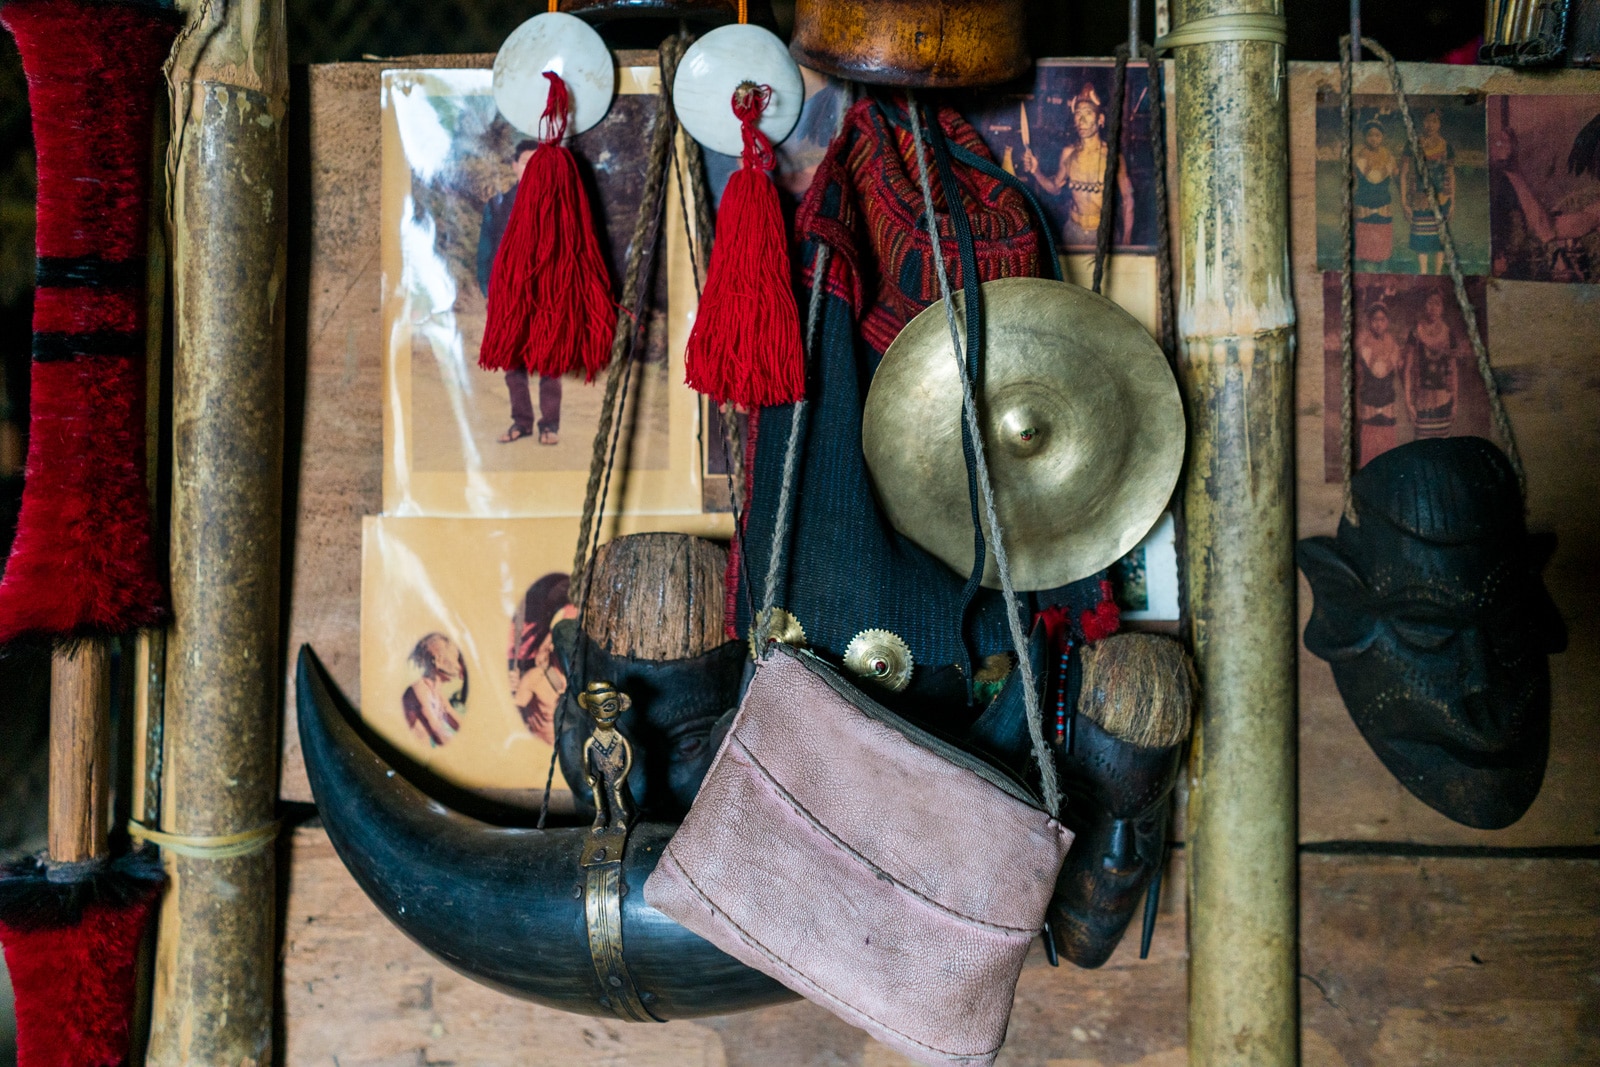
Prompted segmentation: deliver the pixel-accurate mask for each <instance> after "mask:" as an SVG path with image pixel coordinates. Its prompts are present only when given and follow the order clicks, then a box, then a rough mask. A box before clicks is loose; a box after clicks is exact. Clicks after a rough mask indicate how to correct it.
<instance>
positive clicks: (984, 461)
mask: <svg viewBox="0 0 1600 1067" xmlns="http://www.w3.org/2000/svg"><path fill="white" fill-rule="evenodd" d="M906 102H907V114H908V116H909V118H910V121H911V137H912V145H913V149H914V151H915V153H916V157H917V183H918V185H919V186H920V187H921V189H922V203H923V207H924V210H925V212H926V215H925V221H926V224H927V229H928V236H929V239H930V241H931V242H932V245H933V265H934V273H935V274H936V275H937V276H938V279H939V295H940V299H941V300H942V301H943V304H944V309H945V317H946V321H947V322H948V324H949V327H950V344H951V347H952V351H953V353H954V355H955V357H956V360H957V362H958V363H959V364H960V365H961V407H962V414H963V416H964V417H963V419H962V435H963V444H966V443H967V442H968V441H970V442H971V468H970V474H971V477H972V480H973V481H975V482H976V483H977V488H978V492H979V494H980V495H981V496H982V501H983V508H984V512H985V517H986V518H987V519H988V521H989V532H990V534H991V535H992V536H993V538H994V559H995V566H996V568H997V569H998V570H999V572H1000V591H1001V594H1002V595H1003V596H1004V598H1005V607H1006V622H1007V624H1008V626H1009V627H1010V630H1011V643H1012V645H1013V646H1014V648H1015V651H1016V655H1017V673H1018V675H1019V676H1020V678H1019V680H1020V681H1021V683H1022V701H1023V706H1024V708H1025V709H1026V716H1027V720H1028V736H1029V739H1030V740H1031V741H1032V743H1033V756H1034V761H1035V762H1036V763H1037V764H1038V766H1039V782H1040V786H1041V789H1042V792H1043V794H1044V807H1045V811H1047V812H1048V813H1049V814H1050V815H1051V816H1052V817H1056V816H1057V815H1059V813H1060V810H1061V789H1060V786H1059V784H1058V783H1057V781H1056V765H1055V759H1054V757H1053V756H1052V755H1051V753H1050V748H1049V745H1048V744H1047V743H1046V742H1045V739H1044V721H1043V718H1042V717H1041V714H1040V710H1039V692H1038V688H1037V686H1036V685H1035V684H1034V676H1033V663H1032V656H1031V655H1030V653H1029V648H1028V636H1027V634H1026V633H1025V632H1024V630H1023V626H1022V615H1021V610H1020V609H1021V605H1020V604H1019V603H1018V600H1017V591H1016V587H1015V586H1014V585H1013V584H1012V581H1011V564H1010V561H1009V560H1008V559H1007V557H1006V549H1005V532H1004V530H1003V529H1002V527H1001V526H1000V519H999V516H998V515H997V514H996V512H995V498H994V486H993V484H992V483H991V482H990V480H989V462H988V457H987V455H986V454H985V449H984V445H983V431H982V429H981V424H980V423H979V421H978V407H977V400H976V395H975V394H976V390H975V388H974V383H975V381H979V380H981V379H979V378H978V372H979V371H980V370H981V367H979V366H977V365H976V360H975V359H973V356H974V354H975V350H980V349H981V341H982V330H983V322H982V318H981V314H982V312H981V307H980V305H979V301H978V300H976V299H974V297H975V295H977V294H976V290H977V284H978V283H977V274H978V272H977V263H976V257H975V256H974V255H973V253H972V249H971V244H970V229H968V227H967V226H966V225H965V223H966V212H965V211H964V210H961V209H960V193H959V191H958V190H957V189H956V188H955V183H954V181H953V180H951V179H950V177H949V174H948V171H949V163H948V159H947V158H945V159H943V160H941V159H940V157H941V156H942V155H943V153H941V152H940V145H941V144H942V139H938V140H934V141H933V151H934V156H935V163H936V164H937V163H940V162H943V163H944V166H943V167H942V168H941V172H942V173H941V179H943V180H945V182H946V207H947V208H949V210H950V212H951V216H952V222H953V223H954V227H955V229H956V235H957V239H958V240H959V239H960V238H961V236H962V233H963V231H965V232H966V234H967V242H966V244H965V246H964V247H963V248H962V250H961V251H962V273H963V279H962V281H963V283H964V289H965V292H964V294H963V298H964V301H965V305H966V306H965V311H966V319H967V331H968V333H967V338H966V343H965V344H963V341H962V336H961V329H960V327H959V326H958V325H957V323H956V314H955V302H954V300H953V299H952V298H951V294H950V278H949V275H948V274H947V272H946V270H945V263H944V249H943V247H942V242H941V240H940V238H939V218H938V213H937V211H936V210H935V208H934V203H933V188H932V186H931V184H930V183H929V180H928V165H927V161H926V142H927V141H928V138H927V137H926V136H925V135H924V133H923V128H922V121H921V117H920V115H919V114H918V111H919V108H918V105H917V102H916V99H915V97H914V95H913V94H912V93H910V92H907V94H906ZM974 333H976V334H977V335H978V336H977V340H976V342H975V341H974V338H973V334H974ZM963 351H965V355H963ZM977 538H978V540H977V545H978V562H977V565H976V569H977V571H978V573H979V574H980V575H981V573H982V567H983V532H982V529H981V528H980V529H979V530H978V534H977Z"/></svg>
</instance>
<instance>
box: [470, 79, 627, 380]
mask: <svg viewBox="0 0 1600 1067" xmlns="http://www.w3.org/2000/svg"><path fill="white" fill-rule="evenodd" d="M544 76H545V78H546V79H547V80H548V81H549V82H550V95H549V96H548V97H547V98H546V100H545V106H544V115H543V117H542V118H541V120H540V126H541V129H542V136H541V137H540V144H539V147H538V148H536V149H535V150H534V153H533V155H532V157H530V158H529V160H528V167H527V169H526V170H525V171H524V172H523V174H522V179H521V180H520V181H519V182H518V183H517V198H516V200H515V201H514V202H513V203H512V206H511V217H510V218H509V219H508V220H507V221H506V232H505V236H504V237H502V238H501V240H500V249H499V251H498V252H496V253H495V257H494V267H493V268H492V269H491V271H490V274H489V317H488V322H487V324H486V325H485V327H484V331H483V344H482V345H480V346H479V348H478V365H479V366H480V367H482V368H484V369H485V370H512V369H513V368H517V367H521V368H524V369H526V370H528V371H531V372H533V373H536V374H538V375H540V376H541V377H545V378H556V377H560V376H561V375H563V374H566V373H568V372H569V371H572V370H576V369H577V368H579V367H582V368H583V373H584V380H585V381H592V380H593V379H594V376H595V374H596V373H597V372H599V371H601V370H604V369H605V366H606V364H607V363H608V362H609V361H610V358H611V335H612V333H613V332H614V331H615V330H616V325H617V306H616V302H615V301H613V300H612V298H611V280H610V278H609V277H608V276H607V274H606V264H605V260H604V259H602V258H601V256H600V242H599V240H598V239H597V238H596V237H595V232H594V225H593V221H592V220H593V216H592V215H591V214H590V210H589V194H588V193H586V192H585V191H584V188H583V182H582V180H580V178H579V177H578V164H577V161H576V160H575V159H573V157H572V152H571V151H569V150H568V149H567V148H566V147H565V146H564V145H562V143H561V141H562V138H564V137H565V136H566V133H567V116H568V113H569V112H570V110H571V103H570V97H569V96H568V93H567V85H566V83H565V82H563V81H562V80H561V78H560V76H559V75H557V74H555V73H554V72H552V71H548V70H547V71H545V72H544Z"/></svg>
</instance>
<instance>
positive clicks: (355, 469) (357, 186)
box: [282, 56, 1600, 846]
mask: <svg viewBox="0 0 1600 1067" xmlns="http://www.w3.org/2000/svg"><path fill="white" fill-rule="evenodd" d="M490 58H491V57H486V56H434V57H413V58H410V59H405V60H386V61H384V62H382V63H377V62H373V63H347V64H331V65H326V66H315V67H311V68H309V71H308V74H307V77H306V79H305V81H304V82H302V83H300V84H298V85H297V86H296V98H295V99H296V106H297V108H300V109H301V110H300V111H299V112H298V116H299V117H298V125H297V127H296V128H297V129H303V130H305V131H308V132H307V133H306V135H305V136H304V137H302V138H300V139H298V140H297V141H296V143H295V146H294V155H293V160H292V161H293V165H294V171H293V173H294V175H295V184H294V186H293V187H292V189H293V192H294V195H295V201H296V206H295V209H294V213H293V220H294V238H293V240H294V244H295V253H296V258H297V262H299V263H300V264H301V269H302V271H303V272H304V273H303V277H304V278H305V281H304V283H303V284H304V288H305V293H304V301H305V304H304V306H305V312H304V315H303V317H301V318H298V319H295V320H292V321H291V344H290V350H289V356H290V374H291V383H292V386H291V387H292V390H293V389H298V390H299V393H300V394H301V395H302V396H303V416H300V415H296V414H295V406H294V401H295V399H296V395H295V393H294V392H293V391H292V392H291V430H292V431H295V432H294V433H293V435H292V436H291V461H294V460H295V459H296V458H297V459H298V462H297V464H296V465H295V466H294V468H293V469H294V470H295V471H296V472H297V473H296V475H295V478H296V480H295V483H294V488H295V490H296V492H295V495H294V497H293V498H292V499H293V501H294V503H293V519H292V521H293V524H294V530H293V532H294V537H293V540H292V542H290V548H289V553H290V556H291V559H292V574H291V577H290V580H289V590H290V591H289V605H288V615H287V618H288V643H287V652H288V655H287V656H286V658H285V661H286V668H287V670H288V672H289V677H288V679H287V684H286V685H285V687H284V693H285V720H284V732H283V737H284V752H283V771H282V795H283V796H284V797H285V798H286V799H290V800H302V801H308V800H310V799H311V794H310V788H309V786H308V785H307V783H306V780H305V770H304V765H303V763H302V761H301V758H300V750H299V741H298V737H297V735H296V730H295V718H294V686H293V676H292V672H293V653H294V652H295V650H297V649H298V648H299V646H300V644H301V643H302V642H306V641H309V642H311V643H312V644H313V645H314V646H315V647H316V648H317V651H318V653H319V654H320V655H321V656H322V658H323V662H324V663H326V664H327V665H328V668H329V670H330V671H331V672H332V674H333V677H334V679H335V680H336V681H337V682H338V683H339V684H340V686H341V687H343V689H344V691H345V692H346V694H348V695H349V696H350V698H351V699H352V701H354V702H356V703H357V704H359V701H360V685H359V670H358V663H357V660H358V652H357V650H358V644H359V641H358V630H359V625H360V565H361V532H360V531H361V516H362V515H366V514H376V513H377V512H378V511H379V510H380V508H381V459H382V457H381V448H382V446H381V439H382V430H381V410H380V388H381V381H382V366H381V364H382V359H381V357H382V348H383V339H382V336H381V317H380V315H379V308H378V302H379V295H380V277H379V265H378V237H379V221H378V212H379V204H378V195H379V188H378V172H379V124H378V114H379V111H378V109H379V98H378V92H379V81H380V74H381V71H382V70H383V69H384V68H385V67H395V66H470V65H477V64H486V63H487V62H488V61H489V59H490ZM1404 70H1405V72H1406V76H1407V78H1408V86H1409V88H1410V90H1411V91H1413V92H1417V93H1426V92H1443V91H1458V90H1463V89H1467V90H1471V89H1476V90H1478V91H1484V92H1497V91H1503V89H1504V88H1505V87H1506V86H1507V85H1509V84H1510V81H1509V79H1511V78H1512V77H1513V75H1511V74H1509V73H1507V72H1505V71H1501V70H1499V69H1498V68H1483V67H1456V68H1441V67H1416V66H1411V65H1407V66H1405V67H1404ZM1379 77H1380V74H1379V70H1378V68H1377V65H1376V64H1367V65H1365V66H1364V67H1363V69H1362V72H1361V75H1360V81H1359V84H1358V85H1357V91H1359V92H1373V91H1377V90H1379V89H1380V88H1381V84H1380V81H1379ZM1333 84H1336V74H1335V73H1334V68H1332V67H1330V66H1328V65H1325V64H1295V65H1293V66H1292V69H1291V74H1290V78H1289V96H1290V137H1291V143H1292V151H1291V159H1292V163H1293V172H1292V174H1291V180H1290V192H1291V204H1290V210H1291V220H1292V224H1293V234H1292V237H1293V241H1292V249H1293V260H1294V272H1295V287H1296V293H1295V295H1296V311H1297V314H1298V316H1299V322H1300V328H1299V354H1298V360H1299V366H1300V371H1301V373H1300V378H1299V395H1298V398H1297V411H1298V449H1299V458H1298V464H1299V470H1300V479H1299V501H1298V512H1299V525H1300V531H1299V532H1300V534H1301V536H1305V535H1309V534H1315V533H1329V532H1332V529H1333V526H1334V520H1335V517H1336V515H1337V511H1338V506H1339V496H1338V487H1337V486H1335V485H1326V484H1324V483H1323V482H1322V480H1321V471H1322V436H1321V435H1322V421H1321V420H1322V404H1323V396H1322V376H1321V365H1322V364H1321V361H1322V328H1323V323H1322V292H1321V284H1322V276H1321V273H1320V272H1319V271H1318V270H1317V269H1316V263H1315V247H1314V244H1315V242H1314V234H1315V205H1314V203H1313V201H1312V193H1313V188H1314V181H1313V170H1314V166H1315V155H1316V152H1315V143H1314V138H1315V131H1314V128H1313V126H1314V114H1315V100H1316V92H1317V89H1318V87H1319V86H1328V85H1333ZM1537 84H1538V85H1539V86H1541V87H1542V88H1541V91H1545V92H1568V93H1570V92H1595V91H1597V90H1600V74H1594V73H1591V72H1570V71H1569V72H1560V73H1557V74H1552V75H1541V76H1540V78H1539V79H1538V82H1537ZM302 86H303V88H302ZM302 101H303V103H302ZM1562 288H1564V287H1561V286H1552V285H1547V284H1542V283H1518V282H1491V284H1490V285H1489V313H1490V318H1491V321H1492V322H1499V323H1504V322H1508V321H1510V322H1515V323H1517V327H1516V328H1517V330H1518V332H1519V333H1520V335H1521V337H1520V338H1519V343H1518V344H1516V345H1515V346H1505V345H1496V344H1495V339H1494V338H1493V337H1491V349H1492V354H1493V355H1494V357H1495V359H1496V360H1497V365H1501V366H1504V367H1508V368H1518V369H1525V370H1527V371H1528V373H1530V374H1532V378H1531V379H1529V378H1527V377H1526V376H1525V377H1524V378H1523V380H1525V381H1526V380H1531V381H1532V382H1533V383H1534V384H1533V386H1532V387H1529V388H1524V389H1521V390H1520V391H1519V392H1517V393H1515V394H1513V395H1511V396H1509V397H1508V405H1509V406H1510V409H1511V415H1512V418H1513V420H1515V421H1516V423H1517V425H1518V426H1519V428H1521V432H1522V435H1523V436H1522V447H1523V451H1524V453H1525V455H1526V456H1527V462H1528V466H1529V469H1530V470H1532V471H1533V472H1534V477H1533V485H1534V500H1533V519H1534V521H1535V523H1536V524H1543V525H1544V527H1545V528H1555V529H1558V531H1560V532H1561V534H1562V541H1561V546H1560V549H1559V550H1558V553H1557V556H1556V558H1555V560H1554V562H1553V563H1552V566H1551V568H1550V570H1549V571H1548V572H1547V577H1548V582H1549V585H1550V588H1551V591H1552V592H1553V593H1554V594H1555V596H1556V600H1557V602H1558V604H1559V605H1560V607H1561V609H1562V611H1563V612H1564V613H1565V614H1566V617H1567V621H1568V624H1569V627H1570V629H1571V633H1572V642H1571V647H1570V648H1569V650H1568V651H1567V652H1566V653H1565V654H1564V655H1561V656H1557V657H1555V658H1554V659H1553V660H1552V668H1553V679H1554V686H1555V702H1556V715H1555V721H1554V730H1553V737H1552V746H1551V747H1552V755H1551V766H1550V772H1549V775H1548V777H1547V780H1546V785H1545V790H1544V793H1543V795H1541V796H1540V798H1539V800H1538V801H1537V803H1536V804H1535V805H1534V807H1533V810H1532V811H1530V812H1529V814H1528V815H1527V816H1526V817H1525V818H1524V819H1523V820H1522V821H1521V822H1519V823H1518V824H1517V825H1516V826H1513V827H1511V828H1510V829H1507V830H1502V831H1498V832H1482V831H1474V830H1469V829H1466V828H1465V827H1460V826H1457V825H1455V824H1454V823H1451V822H1450V821H1449V820H1447V819H1445V818H1444V817H1443V816H1440V815H1438V814H1436V813H1435V812H1433V811H1432V810H1431V809H1429V808H1427V807H1426V806H1425V805H1423V804H1421V803H1420V802H1418V801H1416V800H1414V799H1413V798H1412V797H1411V796H1410V794H1408V793H1407V792H1406V791H1405V790H1404V789H1403V788H1402V787H1401V786H1400V785H1399V784H1398V783H1397V782H1396V781H1395V780H1394V779H1393V778H1392V777H1391V776H1390V775H1389V774H1388V772H1387V771H1385V770H1384V768H1383V766H1382V765H1381V764H1380V763H1379V762H1378V760H1377V758H1376V757H1375V756H1373V754H1372V752H1371V751H1370V750H1369V749H1368V748H1367V746H1366V743H1365V742H1364V741H1363V740H1362V739H1361V736H1360V734H1358V733H1357V732H1356V730H1355V727H1354V726H1353V725H1352V724H1351V722H1350V720H1349V716H1348V715H1347V714H1346V713H1345V711H1344V707H1343V705H1342V703H1340V701H1339V697H1338V693H1337V691H1336V690H1335V689H1334V687H1333V681H1332V676H1331V674H1330V673H1329V672H1328V669H1327V666H1326V664H1324V663H1323V662H1322V661H1321V660H1318V659H1317V658H1316V657H1314V656H1311V655H1309V654H1307V653H1305V652H1304V651H1303V650H1302V653H1301V657H1300V720H1301V727H1300V766H1301V774H1300V825H1301V840H1303V841H1328V840H1366V841H1394V842H1409V843H1428V844H1487V845H1497V846H1521V845H1590V844H1594V843H1596V842H1597V841H1600V713H1597V707H1596V698H1595V697H1594V694H1595V693H1596V692H1600V598H1596V597H1595V596H1594V595H1593V592H1592V591H1593V590H1595V589H1597V588H1600V573H1597V567H1600V562H1597V561H1600V543H1597V542H1596V540H1595V537H1594V529H1595V526H1594V523H1593V522H1592V521H1591V519H1590V518H1589V515H1588V512H1587V511H1586V510H1585V509H1587V508H1588V507H1589V506H1590V502H1591V501H1592V500H1594V499H1597V498H1600V436H1597V435H1596V434H1595V433H1594V432H1593V429H1592V428H1593V427H1595V426H1600V377H1597V376H1596V366H1595V358H1594V344H1593V339H1594V336H1595V332H1594V325H1593V321H1592V318H1591V320H1590V321H1589V322H1588V323H1584V322H1579V321H1573V320H1572V318H1571V317H1570V316H1559V315H1554V314H1552V313H1551V309H1552V307H1554V306H1556V305H1558V304H1559V303H1560V301H1559V294H1558V293H1557V292H1556V291H1557V290H1559V289H1562ZM1552 302H1554V303H1552ZM296 333H298V336H296ZM1502 336H1504V335H1503V334H1502ZM1535 361H1536V362H1535ZM1583 426H1587V427H1590V432H1588V433H1587V434H1580V433H1576V432H1574V431H1573V428H1574V427H1583ZM1300 590H1301V597H1300V602H1301V624H1302V627H1303V624H1304V621H1305V618H1306V617H1307V616H1308V615H1309V612H1310V597H1309V593H1308V592H1307V590H1306V588H1305V586H1304V583H1303V581H1302V582H1301V585H1300ZM1178 825H1182V823H1181V820H1180V821H1179V823H1178Z"/></svg>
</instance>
